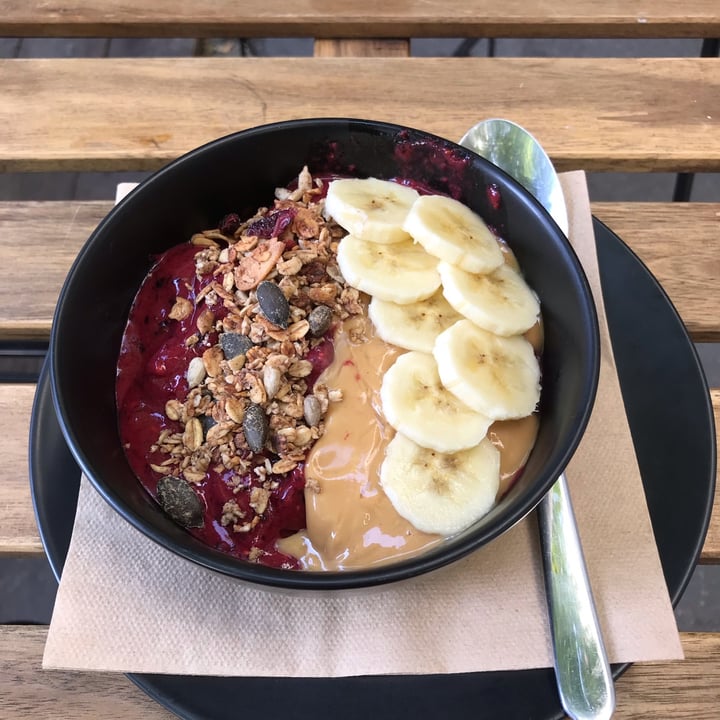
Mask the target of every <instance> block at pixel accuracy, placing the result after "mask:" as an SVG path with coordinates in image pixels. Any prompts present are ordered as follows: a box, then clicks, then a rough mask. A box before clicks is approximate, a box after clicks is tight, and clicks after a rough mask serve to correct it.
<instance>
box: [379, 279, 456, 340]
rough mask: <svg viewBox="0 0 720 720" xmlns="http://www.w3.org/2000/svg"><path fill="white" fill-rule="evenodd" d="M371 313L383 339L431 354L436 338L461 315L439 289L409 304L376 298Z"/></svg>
mask: <svg viewBox="0 0 720 720" xmlns="http://www.w3.org/2000/svg"><path fill="white" fill-rule="evenodd" d="M368 316H369V317H370V320H372V323H373V325H374V326H375V333H376V334H377V336H378V337H379V338H380V339H381V340H384V341H385V342H387V343H391V344H393V345H397V346H398V347H401V348H405V349H406V350H418V351H419V352H424V353H432V351H433V347H434V346H435V338H436V337H437V336H438V335H439V334H440V333H441V332H442V331H443V330H447V329H448V328H449V327H450V326H451V325H452V324H453V323H455V322H457V321H458V320H460V319H461V318H462V315H460V314H459V313H458V312H456V311H455V310H454V309H453V308H452V307H451V305H450V303H448V301H447V300H446V299H445V297H444V296H443V294H442V292H440V291H439V290H438V291H437V292H436V293H435V294H434V295H431V296H430V297H429V298H427V299H426V300H420V301H419V302H415V303H409V304H408V305H398V304H397V303H393V302H387V301H386V300H380V298H377V297H374V298H373V299H372V300H371V301H370V305H369V306H368Z"/></svg>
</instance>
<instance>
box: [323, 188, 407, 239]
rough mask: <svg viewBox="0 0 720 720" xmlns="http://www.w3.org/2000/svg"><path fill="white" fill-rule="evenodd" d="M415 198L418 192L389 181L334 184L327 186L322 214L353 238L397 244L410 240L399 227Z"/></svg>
mask: <svg viewBox="0 0 720 720" xmlns="http://www.w3.org/2000/svg"><path fill="white" fill-rule="evenodd" d="M417 198H418V193H417V191H415V190H413V189H412V188H409V187H407V186H405V185H398V183H394V182H389V181H388V180H378V179H377V178H366V179H364V180H362V179H357V178H349V179H342V180H333V181H332V182H331V183H330V185H328V191H327V197H326V198H325V210H326V211H327V213H328V214H329V215H330V216H331V217H332V218H333V219H334V220H335V222H336V223H337V224H338V225H340V226H341V227H342V228H344V229H345V230H347V231H348V232H349V233H350V234H352V235H355V236H356V237H359V238H362V239H363V240H369V241H370V242H376V243H382V244H388V243H397V242H402V241H403V240H409V239H410V236H409V235H408V233H407V232H405V230H403V227H402V226H403V223H404V222H405V218H406V216H407V214H408V211H409V210H410V208H411V206H412V204H413V203H414V202H415V200H417Z"/></svg>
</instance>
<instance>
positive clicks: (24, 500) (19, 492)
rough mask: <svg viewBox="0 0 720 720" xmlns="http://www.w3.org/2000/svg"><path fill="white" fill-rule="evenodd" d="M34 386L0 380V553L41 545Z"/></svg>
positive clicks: (716, 548) (718, 417) (708, 546)
mask: <svg viewBox="0 0 720 720" xmlns="http://www.w3.org/2000/svg"><path fill="white" fill-rule="evenodd" d="M33 393H34V386H32V385H2V384H0V413H2V415H0V437H1V438H2V446H3V448H5V449H6V458H7V460H6V462H5V463H3V465H2V466H1V467H0V508H2V509H3V513H4V519H3V522H2V524H0V556H2V555H3V554H20V553H34V554H37V553H41V552H42V547H41V544H40V540H39V537H38V534H37V529H36V526H35V519H34V516H33V509H32V506H31V503H30V493H29V485H28V466H27V445H28V431H27V429H28V424H29V418H30V411H31V407H32V398H33ZM712 402H713V411H714V415H715V425H716V429H717V428H720V389H716V390H713V391H712ZM700 559H701V562H704V563H720V485H719V486H717V487H716V488H715V500H714V510H713V515H712V522H711V527H710V531H709V532H708V535H707V538H706V540H705V545H704V547H703V550H702V554H701V558H700Z"/></svg>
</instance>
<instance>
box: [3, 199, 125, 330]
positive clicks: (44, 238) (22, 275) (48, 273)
mask: <svg viewBox="0 0 720 720" xmlns="http://www.w3.org/2000/svg"><path fill="white" fill-rule="evenodd" d="M111 206H112V204H111V203H105V202H85V203H75V202H48V203H38V202H28V203H0V228H2V232H1V233H0V263H3V264H2V265H0V267H5V268H12V272H7V273H5V274H4V278H3V281H2V283H0V339H18V338H23V339H36V340H37V339H47V338H48V337H49V333H50V325H51V323H52V316H53V313H54V312H55V303H56V302H57V298H58V295H59V293H60V289H61V287H62V284H63V281H64V280H65V276H66V275H67V272H68V270H69V269H70V265H71V264H72V261H73V258H74V257H75V255H77V253H78V251H79V250H80V248H81V246H82V244H83V243H84V242H85V240H87V238H88V237H89V235H90V233H91V232H92V230H93V229H94V228H95V227H96V225H97V224H98V223H99V222H100V220H102V218H103V217H104V216H105V215H106V214H107V213H108V212H109V210H110V208H111Z"/></svg>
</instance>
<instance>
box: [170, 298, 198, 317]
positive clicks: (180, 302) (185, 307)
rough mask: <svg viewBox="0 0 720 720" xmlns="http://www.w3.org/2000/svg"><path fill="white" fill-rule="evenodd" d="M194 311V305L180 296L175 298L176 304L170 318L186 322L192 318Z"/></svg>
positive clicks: (171, 310)
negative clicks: (186, 319)
mask: <svg viewBox="0 0 720 720" xmlns="http://www.w3.org/2000/svg"><path fill="white" fill-rule="evenodd" d="M192 311H193V304H192V303H191V302H190V301H189V300H188V299H187V298H184V297H180V296H179V295H178V296H177V297H176V298H175V304H174V305H173V306H172V308H171V309H170V312H169V314H168V317H169V318H170V319H171V320H184V319H185V318H187V317H190V315H191V314H192Z"/></svg>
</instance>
